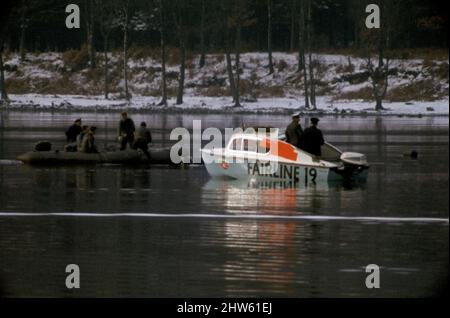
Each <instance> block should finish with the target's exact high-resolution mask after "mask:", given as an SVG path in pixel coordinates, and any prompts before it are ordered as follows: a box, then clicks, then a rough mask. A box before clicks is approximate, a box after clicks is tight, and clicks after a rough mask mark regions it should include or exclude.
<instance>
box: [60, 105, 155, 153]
mask: <svg viewBox="0 0 450 318" xmlns="http://www.w3.org/2000/svg"><path fill="white" fill-rule="evenodd" d="M121 117H122V118H121V120H120V123H119V137H118V139H119V142H120V150H125V149H126V148H127V144H128V145H129V148H130V149H135V150H137V149H141V150H142V152H143V153H144V154H145V155H146V156H147V158H148V159H150V153H149V151H148V144H149V143H151V142H152V135H151V132H150V129H148V128H147V124H146V123H145V122H142V123H141V124H140V126H139V127H138V129H136V128H135V125H134V121H133V120H132V119H131V118H130V117H128V113H127V112H123V113H122V114H121ZM96 130H97V128H96V127H95V126H90V127H89V126H83V125H82V120H81V118H78V119H77V120H75V122H74V123H73V125H71V126H70V127H69V129H68V130H67V131H66V137H67V145H66V146H65V150H66V151H70V152H76V151H77V152H83V153H98V149H97V146H96V144H95V132H96Z"/></svg>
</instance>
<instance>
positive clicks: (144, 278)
mask: <svg viewBox="0 0 450 318" xmlns="http://www.w3.org/2000/svg"><path fill="white" fill-rule="evenodd" d="M80 116H81V117H82V118H83V119H84V120H85V122H86V123H87V124H95V125H96V126H97V127H98V135H97V141H98V144H99V146H100V148H102V147H104V146H111V145H113V144H115V141H114V140H115V136H116V130H117V122H118V115H116V114H101V113H98V114H96V113H86V114H76V115H74V114H65V113H50V112H44V113H31V112H7V113H0V292H1V294H3V295H6V296H20V297H22V296H45V297H46V296H51V297H53V296H64V297H90V296H94V297H95V296H97V297H134V296H136V297H173V296H174V297H177V296H179V297H211V296H244V297H247V296H249V297H250V296H275V297H279V296H290V297H333V296H334V297H336V296H337V297H357V296H364V297H397V296H401V297H404V296H413V297H417V296H432V295H436V294H438V293H440V292H442V291H443V290H444V289H445V288H446V287H447V283H448V250H449V246H448V242H449V235H448V233H449V226H448V216H449V213H448V211H449V209H448V203H449V202H448V191H449V171H448V165H449V147H448V146H449V145H448V142H449V139H448V138H449V135H448V134H449V128H448V124H449V123H448V117H436V118H399V117H384V118H375V117H367V118H355V117H346V118H337V117H324V118H322V120H321V122H320V125H321V128H322V130H323V132H324V134H325V136H326V139H327V140H328V141H330V142H331V143H333V144H335V145H336V146H338V147H339V148H341V149H344V150H346V151H356V152H361V153H365V154H366V155H367V157H368V160H369V162H370V163H371V168H370V173H369V178H368V180H367V183H365V184H355V185H351V186H347V185H346V186H344V185H342V184H317V185H315V186H313V185H310V186H308V187H305V186H301V187H297V188H289V187H283V186H280V185H277V184H260V185H253V184H250V185H249V184H247V183H242V182H234V181H221V180H212V179H210V178H209V176H208V175H207V173H206V171H205V169H204V167H202V166H191V167H190V168H188V169H173V168H167V167H152V168H150V169H148V168H145V167H122V166H115V165H114V166H113V165H97V166H74V167H68V166H59V167H49V166H29V165H21V164H18V163H17V162H15V161H12V160H13V159H14V158H15V157H16V156H17V155H19V154H21V153H23V152H26V151H29V150H30V149H31V148H32V146H33V144H34V143H35V142H37V141H39V140H50V141H51V142H52V143H53V144H54V146H55V147H56V148H60V147H62V145H63V144H64V135H63V133H64V131H65V129H66V128H67V126H68V125H69V124H70V123H71V122H72V121H73V119H74V118H75V117H80ZM132 117H133V118H134V120H135V122H137V123H138V122H140V121H142V120H145V121H147V123H148V124H149V126H150V127H152V131H153V137H154V139H155V142H154V146H155V147H156V146H168V145H170V142H169V135H170V131H171V129H172V128H174V127H179V126H182V127H186V128H188V129H192V121H193V120H194V119H201V120H202V127H203V128H208V127H218V128H220V129H223V128H225V127H238V126H241V124H242V123H245V124H247V125H270V126H274V127H280V128H283V129H284V127H285V126H286V124H287V122H286V120H288V118H286V117H283V116H272V115H271V116H265V115H257V116H256V115H249V116H238V115H228V116H227V115H163V114H155V115H134V116H132ZM306 120H307V119H305V122H304V123H303V125H305V123H306ZM411 150H416V151H418V152H419V159H418V160H412V159H409V158H408V157H405V156H404V155H403V154H404V153H409V152H410V151H411ZM45 213H56V215H55V214H53V215H43V214H45ZM69 213H70V214H69ZM130 213H131V214H130ZM339 217H344V218H343V219H340V218H339ZM361 217H370V219H363V218H361ZM385 218H388V219H385ZM405 218H409V219H405ZM410 218H414V219H410ZM446 219H447V221H446ZM71 263H75V264H78V265H79V266H80V270H81V289H79V290H76V291H74V290H68V289H66V287H65V275H66V273H65V267H66V265H67V264H71ZM368 264H377V265H379V266H380V267H381V288H380V289H378V290H369V289H367V288H366V287H365V283H364V282H365V278H366V275H367V274H366V273H365V266H366V265H368Z"/></svg>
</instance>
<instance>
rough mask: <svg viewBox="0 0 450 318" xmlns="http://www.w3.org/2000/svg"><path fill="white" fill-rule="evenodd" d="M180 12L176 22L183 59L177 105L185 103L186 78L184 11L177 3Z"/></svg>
mask: <svg viewBox="0 0 450 318" xmlns="http://www.w3.org/2000/svg"><path fill="white" fill-rule="evenodd" d="M176 11H177V13H178V18H177V16H176V15H175V24H176V27H177V31H178V40H179V43H180V51H181V57H180V58H181V61H180V75H179V77H178V94H177V102H176V104H177V105H181V104H183V95H184V79H185V70H186V44H185V37H184V25H183V12H182V8H180V7H179V6H178V5H177V9H176Z"/></svg>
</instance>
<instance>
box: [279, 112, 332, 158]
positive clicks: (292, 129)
mask: <svg viewBox="0 0 450 318" xmlns="http://www.w3.org/2000/svg"><path fill="white" fill-rule="evenodd" d="M318 124H319V119H318V118H311V126H310V127H308V128H306V129H305V130H303V129H302V126H301V125H300V114H294V115H293V116H292V122H291V123H290V124H289V126H287V128H286V132H285V135H286V141H287V142H288V143H290V144H291V145H293V146H295V147H297V148H300V149H302V150H304V151H306V152H308V153H310V154H312V155H315V156H317V157H320V156H321V155H322V146H323V144H324V143H325V141H324V139H323V135H322V132H321V131H320V129H319V128H318V127H317V126H318Z"/></svg>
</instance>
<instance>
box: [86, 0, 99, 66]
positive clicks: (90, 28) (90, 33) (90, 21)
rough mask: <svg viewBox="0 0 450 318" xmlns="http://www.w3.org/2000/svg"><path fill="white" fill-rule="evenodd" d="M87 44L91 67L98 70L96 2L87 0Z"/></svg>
mask: <svg viewBox="0 0 450 318" xmlns="http://www.w3.org/2000/svg"><path fill="white" fill-rule="evenodd" d="M85 7H86V16H87V17H86V35H87V37H86V44H87V50H88V55H89V67H90V68H91V69H94V68H96V66H97V61H96V58H95V46H94V24H95V23H94V22H95V21H94V15H95V12H94V10H95V9H94V0H86V3H85Z"/></svg>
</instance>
